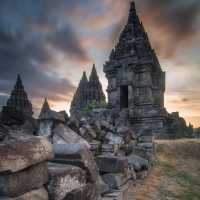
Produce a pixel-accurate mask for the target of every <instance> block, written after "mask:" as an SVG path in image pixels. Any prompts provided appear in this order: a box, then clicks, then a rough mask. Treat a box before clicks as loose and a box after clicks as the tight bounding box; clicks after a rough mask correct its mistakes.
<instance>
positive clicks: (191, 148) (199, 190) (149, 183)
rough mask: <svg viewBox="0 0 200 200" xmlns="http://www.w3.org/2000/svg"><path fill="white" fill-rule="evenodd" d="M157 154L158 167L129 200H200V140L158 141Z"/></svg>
mask: <svg viewBox="0 0 200 200" xmlns="http://www.w3.org/2000/svg"><path fill="white" fill-rule="evenodd" d="M156 150H157V160H156V161H155V164H154V167H153V168H152V169H151V170H150V172H149V175H148V176H147V178H145V179H144V180H141V181H140V182H138V183H137V184H136V187H132V188H130V190H129V194H128V200H200V140H174V141H164V140H163V141H162V140H158V141H156Z"/></svg>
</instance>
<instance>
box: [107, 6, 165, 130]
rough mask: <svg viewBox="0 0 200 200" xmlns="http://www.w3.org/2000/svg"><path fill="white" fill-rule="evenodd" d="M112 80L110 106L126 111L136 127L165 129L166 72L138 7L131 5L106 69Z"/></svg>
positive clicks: (109, 91)
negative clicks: (138, 11)
mask: <svg viewBox="0 0 200 200" xmlns="http://www.w3.org/2000/svg"><path fill="white" fill-rule="evenodd" d="M104 72H105V74H106V77H107V79H108V89H107V93H108V103H109V105H110V106H111V107H112V108H114V109H116V110H118V111H120V110H124V109H126V110H127V111H128V112H129V117H130V119H131V121H132V123H133V124H135V127H136V128H137V127H138V128H140V129H141V126H142V127H145V126H146V127H148V124H149V126H152V125H151V124H152V122H153V124H154V126H155V129H157V128H158V127H159V128H162V126H163V124H162V121H163V116H164V114H165V109H164V92H165V72H163V71H162V69H161V66H160V64H159V61H158V58H157V56H156V53H155V51H154V49H152V47H151V44H150V42H149V38H148V35H147V33H146V32H145V29H144V26H143V24H142V23H141V21H140V20H139V17H138V15H137V12H136V8H135V3H134V2H131V6H130V11H129V17H128V22H127V24H126V25H125V27H124V29H123V31H122V32H121V34H120V37H119V41H118V43H117V45H116V46H115V48H114V49H113V50H112V51H111V54H110V58H109V61H107V62H106V63H105V65H104Z"/></svg>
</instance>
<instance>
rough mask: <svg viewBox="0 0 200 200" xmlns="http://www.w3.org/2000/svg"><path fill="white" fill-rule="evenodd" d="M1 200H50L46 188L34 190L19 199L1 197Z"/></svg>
mask: <svg viewBox="0 0 200 200" xmlns="http://www.w3.org/2000/svg"><path fill="white" fill-rule="evenodd" d="M0 199H1V200H48V199H49V198H48V193H47V191H46V190H45V189H44V188H40V189H37V190H32V191H30V192H27V193H25V194H23V195H21V196H18V197H13V198H9V197H0Z"/></svg>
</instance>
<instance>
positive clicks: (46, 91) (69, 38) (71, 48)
mask: <svg viewBox="0 0 200 200" xmlns="http://www.w3.org/2000/svg"><path fill="white" fill-rule="evenodd" d="M75 6H76V3H75V2H72V1H65V0H60V1H54V0H15V1H13V0H1V1H0V92H3V93H9V92H10V90H11V89H12V87H13V84H14V82H15V79H16V74H17V73H20V74H21V75H22V79H23V81H24V83H25V86H26V88H28V93H29V96H31V97H32V98H42V97H44V96H46V97H48V98H49V99H51V100H57V101H59V100H64V96H63V95H61V93H63V94H65V95H69V94H71V93H72V92H73V91H74V86H73V84H72V83H71V82H70V81H69V80H67V79H64V78H59V77H56V76H51V75H50V74H51V73H48V71H47V70H49V68H48V69H45V67H44V66H49V65H50V68H51V67H52V65H55V63H54V54H53V53H52V51H51V50H54V49H57V50H59V52H61V53H62V54H64V55H66V56H69V57H71V58H74V59H76V60H78V61H80V62H82V61H88V60H89V58H88V56H87V54H86V52H85V50H84V49H83V48H82V46H81V43H80V40H79V37H78V36H77V34H76V33H75V31H74V29H73V27H72V26H70V25H69V22H68V21H67V18H66V12H67V11H72V10H73V9H74V8H75ZM63 27H64V28H63ZM49 46H50V48H49ZM54 67H55V68H56V66H53V68H54ZM2 98H3V102H4V100H5V98H6V97H5V96H1V97H0V99H2ZM1 103H2V102H1Z"/></svg>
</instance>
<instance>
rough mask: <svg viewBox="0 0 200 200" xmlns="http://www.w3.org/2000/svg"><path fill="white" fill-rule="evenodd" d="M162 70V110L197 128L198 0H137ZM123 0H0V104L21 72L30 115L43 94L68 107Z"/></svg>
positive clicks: (115, 32)
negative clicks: (163, 87) (183, 119)
mask: <svg viewBox="0 0 200 200" xmlns="http://www.w3.org/2000/svg"><path fill="white" fill-rule="evenodd" d="M135 2H136V5H137V10H138V13H139V16H140V18H141V20H142V21H143V24H144V26H145V28H146V30H147V32H148V34H149V37H150V40H151V43H152V46H153V47H154V48H155V49H156V52H157V54H158V57H159V60H160V62H161V65H162V67H163V70H165V71H166V76H167V78H166V95H165V97H166V101H165V105H166V108H167V109H168V111H170V112H172V111H180V114H181V115H182V116H184V117H186V119H187V120H188V121H191V122H192V123H193V124H194V125H195V126H197V125H199V126H200V1H199V0H189V1H188V0H162V1H161V0H136V1H135ZM128 9H129V1H128V0H73V1H72V0H1V1H0V105H4V104H5V102H6V99H7V98H8V95H9V93H10V91H11V89H12V87H13V85H14V83H15V80H16V75H17V73H20V74H21V77H22V80H23V82H24V85H25V88H26V91H27V92H28V95H29V98H30V99H31V101H32V103H33V106H34V111H35V113H36V115H37V113H38V111H39V109H40V108H41V104H42V101H43V98H44V97H48V99H49V101H50V104H51V107H52V108H53V109H55V110H63V109H66V110H68V109H69V105H70V101H71V99H72V96H73V93H74V91H75V88H76V86H77V84H78V81H79V79H80V77H81V75H82V71H83V70H86V71H87V73H89V71H90V70H91V66H92V63H94V62H95V63H96V66H97V69H98V72H99V76H100V79H101V81H102V83H103V87H104V89H106V85H107V82H106V79H105V77H104V74H103V64H104V62H105V61H106V60H107V58H108V55H109V53H110V50H111V48H112V47H113V46H114V44H115V43H116V41H117V38H118V36H119V33H120V31H121V30H122V28H123V26H124V24H125V22H126V19H127V15H128Z"/></svg>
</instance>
